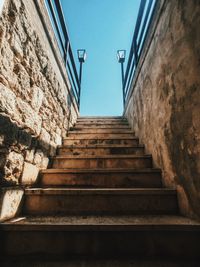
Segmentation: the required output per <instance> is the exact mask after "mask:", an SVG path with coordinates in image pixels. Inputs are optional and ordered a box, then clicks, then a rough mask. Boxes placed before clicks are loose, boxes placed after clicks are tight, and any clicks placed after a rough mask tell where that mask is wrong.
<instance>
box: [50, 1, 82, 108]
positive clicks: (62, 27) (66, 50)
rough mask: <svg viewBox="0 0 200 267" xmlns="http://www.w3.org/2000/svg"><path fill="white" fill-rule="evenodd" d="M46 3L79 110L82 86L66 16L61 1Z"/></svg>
mask: <svg viewBox="0 0 200 267" xmlns="http://www.w3.org/2000/svg"><path fill="white" fill-rule="evenodd" d="M45 3H46V6H47V10H48V13H49V16H50V20H51V23H52V27H53V29H54V32H55V35H56V38H57V42H58V46H59V48H60V52H61V55H62V58H63V60H64V64H65V67H66V70H67V74H68V77H69V80H70V84H71V89H72V95H73V96H74V99H75V101H76V104H77V107H78V109H79V108H80V91H81V85H80V80H79V76H78V72H77V68H76V64H75V60H74V56H73V52H72V48H71V44H70V40H69V34H68V31H67V27H66V23H65V18H64V14H63V11H62V6H61V3H60V0H45Z"/></svg>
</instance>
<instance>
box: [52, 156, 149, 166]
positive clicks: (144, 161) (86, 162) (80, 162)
mask: <svg viewBox="0 0 200 267" xmlns="http://www.w3.org/2000/svg"><path fill="white" fill-rule="evenodd" d="M151 167H152V159H151V158H131V159H130V158H116V159H112V158H101V159H98V158H97V159H96V158H94V159H90V158H88V159H79V158H76V159H75V158H73V159H70V158H67V159H65V158H63V159H62V158H59V159H58V158H57V159H56V158H55V159H54V160H53V168H55V169H59V168H60V169H63V168H73V169H75V168H77V169H82V168H86V169H90V168H93V169H94V168H135V169H139V168H142V169H144V168H151Z"/></svg>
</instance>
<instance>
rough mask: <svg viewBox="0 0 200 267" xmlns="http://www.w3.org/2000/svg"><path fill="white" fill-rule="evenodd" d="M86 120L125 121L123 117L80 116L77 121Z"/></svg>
mask: <svg viewBox="0 0 200 267" xmlns="http://www.w3.org/2000/svg"><path fill="white" fill-rule="evenodd" d="M85 119H86V120H87V119H95V120H107V119H108V120H110V119H111V120H126V118H125V117H123V116H81V117H78V118H77V120H85Z"/></svg>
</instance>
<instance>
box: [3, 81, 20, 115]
mask: <svg viewBox="0 0 200 267" xmlns="http://www.w3.org/2000/svg"><path fill="white" fill-rule="evenodd" d="M0 96H1V97H0V112H4V113H7V114H9V115H11V116H12V115H13V114H14V113H15V112H16V95H15V94H14V93H13V92H12V91H11V90H10V89H9V88H7V87H6V86H4V85H3V84H1V83H0Z"/></svg>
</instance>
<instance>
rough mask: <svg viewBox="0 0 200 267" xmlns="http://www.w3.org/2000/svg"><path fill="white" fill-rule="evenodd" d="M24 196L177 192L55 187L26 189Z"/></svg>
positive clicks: (165, 189) (163, 189)
mask: <svg viewBox="0 0 200 267" xmlns="http://www.w3.org/2000/svg"><path fill="white" fill-rule="evenodd" d="M25 194H47V195H48V194H49V195H52V194H53V195H54V194H55V195H56V194H64V195H65V194H70V195H77V194H82V195H88V194H92V195H93V194H95V195H96V194H100V195H102V194H104V195H106V194H112V195H113V194H114V195H121V194H126V195H128V194H134V195H141V194H150V195H152V194H153V195H156V194H158V195H161V194H162V195H169V194H170V195H176V194H177V192H176V190H175V189H169V188H63V187H56V188H51V187H49V188H41V187H38V188H27V189H25Z"/></svg>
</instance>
